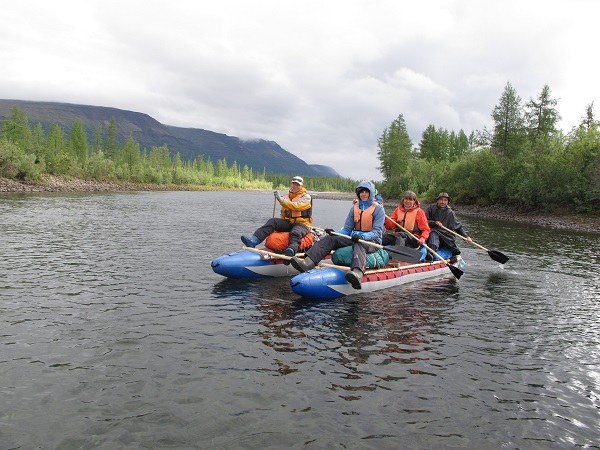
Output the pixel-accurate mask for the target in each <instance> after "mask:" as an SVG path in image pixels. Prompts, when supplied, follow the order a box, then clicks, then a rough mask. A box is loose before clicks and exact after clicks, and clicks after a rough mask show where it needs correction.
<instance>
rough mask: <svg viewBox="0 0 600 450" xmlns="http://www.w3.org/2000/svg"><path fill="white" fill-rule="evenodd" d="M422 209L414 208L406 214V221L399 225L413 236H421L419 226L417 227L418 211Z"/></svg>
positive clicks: (403, 220)
mask: <svg viewBox="0 0 600 450" xmlns="http://www.w3.org/2000/svg"><path fill="white" fill-rule="evenodd" d="M419 209H420V208H413V209H411V210H410V211H406V212H405V213H404V219H402V220H401V221H399V222H398V223H399V224H400V225H402V226H403V227H404V228H406V229H407V230H408V231H410V232H411V233H413V234H419V226H418V225H417V211H419Z"/></svg>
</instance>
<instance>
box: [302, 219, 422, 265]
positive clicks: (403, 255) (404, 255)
mask: <svg viewBox="0 0 600 450" xmlns="http://www.w3.org/2000/svg"><path fill="white" fill-rule="evenodd" d="M313 228H315V229H316V230H320V231H325V230H324V229H323V228H316V227H313ZM331 234H334V235H336V236H343V237H345V238H348V239H350V240H352V238H351V237H350V236H348V235H346V234H342V233H336V232H333V231H332V232H331ZM358 242H362V243H363V244H367V245H370V246H372V247H377V248H382V249H384V250H385V251H386V252H388V253H390V254H394V255H396V256H397V258H396V259H398V260H399V261H404V262H407V263H416V262H419V260H420V259H421V256H423V255H421V252H420V251H418V250H416V249H410V248H406V249H401V250H398V249H397V248H390V247H384V246H383V245H380V244H377V243H375V242H371V241H365V240H364V239H359V240H358Z"/></svg>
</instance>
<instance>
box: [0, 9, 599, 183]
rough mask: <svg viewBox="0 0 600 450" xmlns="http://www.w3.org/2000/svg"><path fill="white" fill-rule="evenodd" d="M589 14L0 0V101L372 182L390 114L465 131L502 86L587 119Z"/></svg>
mask: <svg viewBox="0 0 600 450" xmlns="http://www.w3.org/2000/svg"><path fill="white" fill-rule="evenodd" d="M599 17H600V1H596V0H564V1H557V0H504V1H492V0H490V1H487V0H427V1H420V2H419V1H412V2H408V1H401V0H378V1H368V0H360V1H359V0H318V1H316V0H302V1H298V0H218V1H216V0H215V1H193V0H171V1H164V0H139V1H138V0H102V1H99V0H86V1H81V2H72V1H67V0H53V1H48V0H27V1H20V2H17V1H12V2H3V5H2V7H1V8H0V64H1V66H0V67H1V68H0V98H3V99H20V100H39V101H56V102H67V103H78V104H88V105H97V106H110V107H116V108H121V109H126V110H132V111H137V112H142V113H146V114H148V115H150V116H152V117H153V118H155V119H156V120H158V121H159V122H162V123H164V124H168V125H175V126H181V127H191V128H203V129H208V130H212V131H215V132H219V133H225V134H228V135H232V136H237V137H240V138H244V139H252V138H261V139H267V140H272V141H276V142H277V143H278V144H279V145H281V146H282V147H283V148H284V149H286V150H288V151H290V152H291V153H293V154H295V155H296V156H298V157H300V158H301V159H303V160H304V161H306V162H307V163H309V164H325V165H329V166H331V167H333V168H334V169H335V170H337V171H338V173H340V174H341V175H342V176H344V177H351V178H353V179H374V180H379V179H381V175H380V173H379V171H378V170H377V166H378V160H377V138H378V137H380V136H381V134H382V133H383V131H384V130H385V128H387V127H388V126H389V125H390V124H391V122H392V121H393V120H394V119H396V118H397V117H398V115H399V114H402V115H403V116H404V119H405V121H406V124H407V128H408V132H409V134H410V137H411V139H412V141H413V144H415V145H416V144H418V142H419V141H420V139H421V134H422V132H423V131H424V130H425V128H426V127H427V126H428V125H430V124H432V125H434V126H436V127H443V128H446V129H448V130H454V131H457V132H458V131H459V130H461V129H462V130H464V131H465V132H466V133H467V134H469V133H470V132H471V131H474V130H481V129H483V127H484V126H487V127H488V128H489V127H490V125H491V118H490V114H491V112H492V110H493V108H494V106H495V105H496V104H498V101H499V98H500V96H501V95H502V92H503V90H504V87H505V86H506V83H507V82H510V83H511V84H512V86H513V87H514V88H515V89H516V91H517V93H518V94H519V96H520V97H521V98H522V99H523V101H524V102H525V101H528V100H529V99H530V98H532V97H536V96H537V95H538V94H539V93H540V91H541V90H542V88H543V86H544V85H545V84H547V85H548V86H549V87H550V89H551V92H552V95H553V97H554V98H556V99H558V100H559V102H558V105H557V109H558V110H559V112H560V114H561V115H562V120H561V122H560V123H559V126H560V128H562V129H563V130H565V131H569V130H570V129H571V128H572V127H573V126H575V125H576V124H578V123H579V121H580V119H581V117H582V116H583V115H584V112H585V109H586V107H587V106H588V105H589V104H590V103H592V102H594V106H595V111H596V114H597V115H600V109H599V108H600V88H599V87H598V69H599V66H600V62H599V59H598V47H597V44H598V32H597V28H598V26H597V22H598V18H599ZM229 162H231V161H229Z"/></svg>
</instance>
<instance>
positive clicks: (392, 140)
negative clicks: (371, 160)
mask: <svg viewBox="0 0 600 450" xmlns="http://www.w3.org/2000/svg"><path fill="white" fill-rule="evenodd" d="M377 147H378V148H379V150H378V151H377V158H378V159H379V162H380V165H379V170H380V171H381V173H382V175H383V178H384V180H385V181H386V182H390V181H391V180H393V179H397V178H399V177H400V176H401V175H402V174H403V173H404V172H405V170H406V167H407V165H408V161H409V160H410V159H411V151H412V141H411V140H410V137H409V135H408V131H407V130H406V123H405V122H404V116H403V115H402V114H400V115H399V116H398V117H397V118H396V120H394V121H393V122H392V123H391V125H390V127H389V128H386V129H385V130H384V131H383V134H382V136H381V137H380V138H379V139H378V140H377Z"/></svg>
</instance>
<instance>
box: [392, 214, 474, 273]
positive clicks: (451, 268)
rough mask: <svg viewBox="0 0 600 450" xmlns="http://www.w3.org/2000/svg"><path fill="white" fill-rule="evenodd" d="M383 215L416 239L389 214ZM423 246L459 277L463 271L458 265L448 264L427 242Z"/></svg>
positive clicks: (413, 236)
mask: <svg viewBox="0 0 600 450" xmlns="http://www.w3.org/2000/svg"><path fill="white" fill-rule="evenodd" d="M385 217H387V218H388V219H389V220H391V221H392V223H393V224H394V225H396V226H397V227H400V228H401V229H402V230H404V231H406V232H407V233H408V234H409V236H410V237H412V238H413V239H414V240H415V241H417V240H418V239H417V238H416V237H415V235H414V234H412V233H411V232H410V231H408V230H407V229H406V228H404V227H403V226H402V225H400V224H399V223H398V222H396V221H395V220H394V219H392V218H391V217H390V216H388V215H387V214H386V216H385ZM423 247H425V248H426V249H427V250H429V251H430V252H431V253H433V254H434V255H435V256H436V257H437V259H439V260H440V261H443V262H444V264H446V267H447V268H448V269H450V272H452V275H454V276H455V277H456V279H460V277H462V275H463V273H464V272H463V271H462V270H460V269H459V268H458V267H454V266H452V265H450V264H448V263H447V262H446V260H445V259H444V258H442V257H441V256H440V255H438V254H437V253H436V252H435V251H433V250H432V249H431V248H430V247H428V246H427V244H423Z"/></svg>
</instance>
